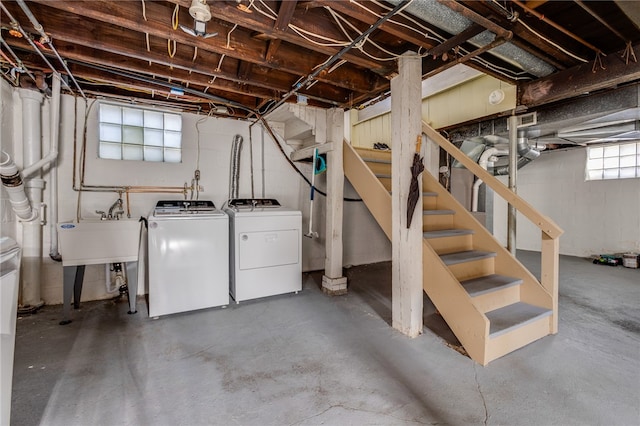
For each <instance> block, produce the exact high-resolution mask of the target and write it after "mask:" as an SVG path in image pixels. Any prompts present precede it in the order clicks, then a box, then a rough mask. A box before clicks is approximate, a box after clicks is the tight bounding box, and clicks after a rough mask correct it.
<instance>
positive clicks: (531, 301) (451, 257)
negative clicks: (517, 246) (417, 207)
mask: <svg viewBox="0 0 640 426" xmlns="http://www.w3.org/2000/svg"><path fill="white" fill-rule="evenodd" d="M463 155H464V154H463ZM344 161H345V164H344V167H345V175H346V176H347V178H348V179H349V181H350V182H351V183H352V185H353V186H354V188H355V189H356V191H358V193H359V194H360V196H361V197H362V198H363V201H364V202H365V204H366V205H367V207H368V208H369V210H370V211H371V212H372V214H373V216H374V217H375V218H376V220H377V221H378V223H379V224H380V226H381V227H382V229H383V230H384V232H385V233H386V234H387V237H390V235H391V194H390V192H389V191H390V189H391V153H390V152H388V151H386V152H385V151H378V150H368V149H355V150H354V149H353V148H352V147H351V146H350V145H348V144H346V143H345V146H344ZM422 184H423V191H424V192H423V217H422V220H423V236H424V239H423V253H422V258H423V259H422V260H423V268H424V274H423V276H424V278H423V288H424V291H425V292H426V293H427V295H428V296H429V297H430V299H431V300H432V301H433V303H434V305H435V306H436V308H437V309H438V311H439V312H440V314H441V315H442V317H443V318H444V320H445V321H446V322H447V324H448V325H449V327H450V328H451V329H452V331H453V332H454V333H455V335H456V337H457V338H458V340H460V342H461V343H462V345H463V346H464V348H465V350H466V351H467V353H468V354H469V356H470V357H471V358H472V359H474V360H475V361H476V362H478V363H480V364H482V365H486V364H487V363H489V362H490V361H492V360H494V359H496V358H499V357H501V356H503V355H505V354H508V353H510V352H512V351H514V350H516V349H518V348H521V347H523V346H525V345H527V344H529V343H531V342H533V341H535V340H537V339H540V338H542V337H544V336H546V335H548V334H552V333H555V332H557V291H556V295H555V296H554V294H552V293H553V292H552V291H548V290H547V289H545V288H544V286H543V285H542V284H541V283H540V282H538V280H537V279H536V278H535V277H534V276H533V275H532V274H531V273H530V272H529V271H528V270H527V269H526V268H525V267H524V266H523V265H522V264H520V262H519V261H518V260H517V259H515V257H513V256H512V255H511V253H510V252H509V251H507V250H506V249H505V248H504V247H502V245H501V244H500V243H499V242H498V241H497V240H496V239H495V238H494V237H493V236H492V235H491V234H490V233H489V232H488V231H487V230H486V228H484V226H482V225H481V224H480V223H479V222H478V221H477V220H476V219H475V218H474V217H473V216H472V215H471V214H470V213H469V212H468V211H467V210H466V209H465V208H464V207H463V206H462V205H461V204H459V203H458V202H457V201H456V200H455V199H454V198H453V196H452V195H451V194H450V193H449V192H448V191H446V190H445V189H444V188H443V187H442V186H441V185H440V183H439V182H438V181H437V180H436V178H434V177H433V176H432V175H431V174H429V173H428V172H427V171H425V172H424V173H423V174H422ZM416 214H417V212H416ZM415 217H416V216H415V215H414V218H415ZM556 256H557V253H556ZM556 288H557V287H556ZM554 297H555V299H554Z"/></svg>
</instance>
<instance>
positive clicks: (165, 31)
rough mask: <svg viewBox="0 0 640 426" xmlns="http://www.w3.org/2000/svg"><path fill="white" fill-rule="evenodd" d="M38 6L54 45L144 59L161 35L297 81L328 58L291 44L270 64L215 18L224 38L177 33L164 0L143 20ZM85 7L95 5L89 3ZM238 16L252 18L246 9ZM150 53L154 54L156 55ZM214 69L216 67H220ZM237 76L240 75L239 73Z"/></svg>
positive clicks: (342, 82) (116, 10)
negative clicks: (149, 40)
mask: <svg viewBox="0 0 640 426" xmlns="http://www.w3.org/2000/svg"><path fill="white" fill-rule="evenodd" d="M35 3H39V4H33V5H30V7H31V9H32V11H33V12H34V14H35V15H36V17H38V19H39V20H40V22H41V23H42V25H43V26H44V28H45V30H46V31H47V33H50V34H51V36H52V38H53V39H54V41H55V40H56V39H60V40H66V41H69V42H77V43H79V44H82V45H86V46H91V47H95V48H98V49H102V50H107V51H110V52H113V53H119V49H122V50H123V52H130V51H135V52H137V56H134V57H138V58H140V52H141V49H140V46H145V33H146V34H149V35H150V36H152V37H151V38H153V37H154V36H155V37H158V38H160V39H162V40H167V39H168V38H170V39H171V40H176V42H177V43H178V47H179V51H182V50H183V49H184V46H189V47H191V48H192V49H191V55H193V47H198V51H199V57H202V56H206V55H207V54H208V55H209V56H211V55H212V54H217V55H225V58H227V59H235V60H243V61H249V62H251V63H253V64H256V65H260V66H263V67H266V68H269V69H270V70H271V71H270V77H271V78H275V77H276V76H277V75H278V74H281V73H282V72H285V73H288V74H291V75H292V77H293V75H295V76H299V75H306V74H308V73H309V70H311V69H313V68H314V67H316V66H317V65H318V64H319V63H322V62H323V61H324V60H326V56H324V55H322V54H317V53H315V52H313V51H309V52H305V54H301V52H300V49H299V48H298V47H296V46H293V45H290V44H288V43H285V44H284V45H282V46H280V47H279V48H278V57H277V58H274V59H273V60H272V62H269V61H267V60H266V58H265V55H266V51H267V44H266V42H265V41H261V40H258V39H256V38H255V37H251V35H250V34H249V33H247V32H246V31H233V32H232V33H231V37H232V38H231V39H232V40H233V41H234V43H233V45H232V46H230V47H231V48H227V46H226V38H227V37H226V36H227V34H229V32H230V30H231V27H228V26H224V25H221V24H217V25H215V24H216V22H215V21H213V20H212V21H211V22H209V24H208V25H209V26H208V31H218V32H219V33H220V36H218V37H213V38H209V39H206V40H205V39H202V38H197V37H193V36H190V35H188V34H186V33H184V32H183V31H180V30H177V31H174V30H172V29H171V26H170V23H169V19H170V17H171V13H172V9H171V8H167V7H165V6H163V4H162V3H161V2H146V3H145V4H146V6H145V9H146V16H147V18H148V21H144V19H142V16H141V14H142V12H141V8H140V7H139V4H138V3H137V2H129V1H118V2H106V1H91V2H78V1H75V2H74V1H66V0H57V1H54V2H51V1H47V0H35ZM85 3H90V4H88V5H87V4H85ZM7 7H8V8H13V9H11V10H12V13H13V12H14V11H15V12H16V13H17V12H18V8H17V6H15V5H12V4H7ZM52 8H54V9H52ZM56 9H57V10H62V11H65V12H69V13H72V14H76V15H72V21H73V26H72V27H70V26H69V22H70V18H69V16H68V15H64V14H60V13H56V12H55V10H56ZM216 12H217V11H216ZM237 13H241V14H242V15H248V14H246V13H243V12H240V11H238V12H237ZM81 16H84V17H85V18H82V17H81ZM180 16H181V22H191V20H192V18H190V17H189V15H188V13H187V12H186V10H185V11H182V12H181V15H180ZM216 16H217V15H216ZM87 18H89V19H87ZM94 20H95V21H94ZM96 21H99V22H96ZM101 22H106V23H107V24H111V26H109V25H104V24H101ZM132 30H133V31H132ZM268 32H269V33H270V34H272V35H273V34H274V30H273V29H269V31H268ZM136 34H137V35H136ZM278 34H280V33H278ZM165 43H166V41H165ZM107 46H109V48H107ZM134 46H135V47H136V48H135V49H134ZM157 51H158V50H156V52H157ZM159 51H160V52H163V53H164V52H166V51H167V49H166V47H164V48H162V49H160V50H159ZM147 53H149V54H150V53H151V52H147ZM147 56H148V55H147ZM162 56H165V61H164V62H166V55H164V54H163V55H162ZM187 56H188V54H187ZM218 58H219V56H218ZM144 59H147V60H151V61H153V62H158V61H157V60H156V59H154V58H151V57H149V58H146V57H145V58H144ZM198 62H200V61H198ZM161 63H162V62H161ZM194 65H196V64H194ZM369 65H371V64H369ZM209 67H210V65H209ZM192 68H194V67H192ZM213 68H215V66H214V67H213ZM232 73H233V74H235V72H233V71H232ZM329 77H330V78H329ZM295 80H297V77H295V78H293V79H292V81H295ZM317 80H318V81H320V82H323V83H327V84H332V85H335V86H338V87H342V88H345V89H348V90H353V91H357V92H361V93H366V92H368V91H370V90H371V89H372V87H375V85H378V84H383V83H384V82H385V81H386V80H385V79H383V78H381V77H379V76H376V75H375V74H373V73H371V72H369V71H367V70H362V69H360V68H356V67H353V66H351V65H348V64H345V65H343V66H341V67H339V68H338V69H336V70H335V71H333V72H332V74H331V75H327V74H324V75H320V76H318V78H317ZM289 89H290V87H289Z"/></svg>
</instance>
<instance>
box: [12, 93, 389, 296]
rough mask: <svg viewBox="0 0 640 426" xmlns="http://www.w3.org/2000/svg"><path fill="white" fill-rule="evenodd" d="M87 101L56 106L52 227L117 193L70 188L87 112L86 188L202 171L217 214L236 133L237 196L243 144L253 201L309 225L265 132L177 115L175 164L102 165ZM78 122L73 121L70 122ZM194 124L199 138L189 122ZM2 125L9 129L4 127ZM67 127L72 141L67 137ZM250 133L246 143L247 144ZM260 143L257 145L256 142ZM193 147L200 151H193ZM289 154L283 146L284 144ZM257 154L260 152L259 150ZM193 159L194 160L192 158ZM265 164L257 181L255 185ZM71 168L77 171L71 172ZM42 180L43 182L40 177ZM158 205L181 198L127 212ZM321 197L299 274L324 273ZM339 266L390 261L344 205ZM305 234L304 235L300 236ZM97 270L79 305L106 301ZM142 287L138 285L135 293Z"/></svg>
mask: <svg viewBox="0 0 640 426" xmlns="http://www.w3.org/2000/svg"><path fill="white" fill-rule="evenodd" d="M0 85H1V88H2V92H1V93H2V117H1V118H0V120H1V122H2V123H3V126H2V130H1V132H2V139H1V142H2V149H3V150H5V151H8V152H11V153H15V157H14V159H15V161H16V164H17V165H18V166H19V167H20V168H22V167H23V166H24V165H23V164H22V155H21V151H22V145H21V126H22V124H21V120H22V117H21V102H20V98H19V96H18V95H17V94H16V93H15V92H16V91H15V90H14V89H13V88H12V87H11V86H10V85H9V84H8V83H7V82H5V81H2V82H0ZM93 101H94V100H93V99H89V101H88V102H87V103H85V101H84V99H82V98H78V99H76V98H74V97H72V96H68V95H63V96H62V105H61V114H60V115H61V120H62V121H61V127H60V147H59V151H60V154H59V157H58V200H59V221H60V222H65V221H74V220H76V218H77V215H78V212H79V214H80V217H81V218H91V217H98V215H97V214H96V213H95V210H105V209H107V208H108V207H109V206H110V205H111V204H112V203H113V202H114V201H115V200H116V199H117V196H118V195H117V193H111V192H107V193H105V192H82V193H80V192H78V191H76V190H74V188H73V169H74V143H75V145H76V147H77V151H79V149H80V146H81V144H82V136H83V124H84V123H83V122H84V118H83V117H84V114H85V111H86V110H87V108H89V115H88V116H89V119H88V125H87V146H86V169H85V170H86V173H85V180H84V183H85V184H86V185H123V186H183V185H184V184H185V183H187V185H190V184H191V179H192V178H193V175H194V170H195V169H196V167H199V170H200V171H201V181H200V183H201V185H202V186H203V187H204V191H203V192H201V193H200V194H199V198H200V199H203V200H204V199H210V200H213V201H214V203H215V204H216V206H217V207H222V205H223V204H224V203H225V201H226V200H227V198H228V195H229V168H230V158H231V144H232V141H233V137H234V135H236V134H240V135H241V136H243V138H244V147H243V151H242V158H241V173H240V190H239V195H240V197H250V196H251V162H250V141H251V139H252V147H253V176H254V196H255V197H258V198H259V197H262V187H263V183H264V188H265V192H264V196H265V197H269V198H276V199H278V200H279V201H280V203H281V204H283V205H284V206H286V207H290V208H294V209H298V210H301V211H302V215H303V229H306V227H307V226H308V212H309V187H308V185H307V184H306V183H305V182H304V181H303V180H302V178H301V177H300V176H299V175H298V174H297V173H296V172H295V171H294V170H293V169H292V168H291V167H290V165H289V164H288V162H287V161H286V159H285V158H284V157H283V155H282V154H281V152H280V150H279V149H278V148H277V147H276V145H275V143H274V141H273V140H272V139H271V138H270V137H269V135H268V133H267V132H264V134H263V132H262V129H261V128H260V126H259V125H255V126H253V127H251V130H250V126H249V125H250V124H251V122H246V121H240V120H232V119H226V118H206V119H205V120H202V121H200V120H201V119H202V118H203V117H202V116H198V115H195V114H190V113H185V114H183V124H182V126H183V127H182V128H183V131H182V163H180V164H167V163H145V162H133V161H115V160H103V159H99V158H98V147H97V117H98V106H97V104H95V105H94V106H93V107H92V106H91V105H92V103H93ZM48 114H49V107H48V100H45V102H44V104H43V117H44V122H48ZM76 116H77V117H76ZM198 121H200V123H199V125H198V128H199V135H198V131H197V129H196V123H197V122H198ZM5 122H6V123H8V124H7V125H5ZM74 124H77V125H76V129H75V130H76V134H75V135H74ZM250 132H252V134H251V138H250ZM42 133H43V153H44V154H46V152H47V151H48V147H49V142H48V135H49V128H48V126H43V129H42ZM263 140H264V143H263ZM198 141H199V148H198ZM283 146H284V147H285V151H286V152H287V153H288V151H289V149H290V148H289V147H287V146H286V145H285V144H283ZM263 147H264V148H263ZM198 152H199V156H198ZM262 164H264V182H263V181H262V176H263V170H262V167H263V166H262ZM295 164H296V166H297V167H298V168H299V169H300V170H301V171H302V173H303V174H304V175H305V176H307V177H310V174H311V165H310V164H308V163H295ZM76 167H78V166H77V165H76ZM43 178H44V179H45V181H47V184H48V182H49V175H48V172H47V171H46V170H45V173H44V174H43ZM78 184H79V172H78V170H77V171H76V187H77V186H78ZM345 185H346V186H345V197H353V198H357V194H355V192H354V191H353V190H352V189H351V188H350V185H349V184H348V182H347V183H346V184H345ZM316 187H318V188H320V189H324V188H325V178H324V175H319V176H317V179H316ZM49 194H50V193H49V191H48V189H46V190H45V195H44V202H45V203H47V204H49V201H50V195H49ZM5 195H6V194H4V192H3V194H2V199H1V201H2V206H1V211H0V212H1V213H2V235H8V236H13V237H14V238H16V239H17V240H18V243H20V239H21V225H20V223H18V222H17V221H16V220H15V216H14V215H13V213H12V212H11V211H10V207H9V206H8V200H5ZM160 199H182V196H181V195H179V194H131V195H130V210H131V216H132V217H133V218H135V217H140V216H147V215H148V214H149V213H150V212H151V210H152V209H153V206H154V205H155V203H156V202H157V201H158V200H160ZM324 207H325V202H324V197H321V196H318V195H316V202H315V205H314V221H313V223H314V228H315V230H316V231H318V232H319V234H320V236H319V238H317V239H308V238H302V244H303V245H302V251H303V270H305V271H310V270H320V269H323V268H324V260H325V252H324V238H325V237H324V231H325V230H324V213H325V210H324ZM344 216H345V228H344V244H345V246H344V264H345V265H359V264H365V263H372V262H379V261H385V260H389V259H390V258H391V246H390V243H389V242H388V241H387V239H386V237H385V236H384V234H383V233H382V231H381V230H380V229H379V227H378V225H377V224H376V222H375V221H374V219H373V218H372V217H371V215H370V214H369V213H368V211H367V210H366V208H365V207H364V205H362V203H358V202H348V203H346V204H345V209H344ZM51 225H52V224H50V223H47V225H45V229H44V230H43V234H44V243H43V271H44V273H43V280H42V281H43V282H42V299H43V300H44V301H45V303H47V304H56V303H61V302H62V266H61V264H60V263H58V262H54V261H52V260H51V259H50V258H49V255H48V253H49V227H50V226H51ZM304 232H306V230H305V231H304ZM104 280H105V272H104V266H102V265H99V266H90V267H87V271H86V275H85V281H84V288H83V300H96V299H102V298H108V297H110V296H109V295H107V294H106V291H105V285H104ZM145 290H146V288H145V286H144V285H140V289H139V293H140V294H143V293H144V292H145Z"/></svg>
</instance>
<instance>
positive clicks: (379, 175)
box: [375, 173, 391, 179]
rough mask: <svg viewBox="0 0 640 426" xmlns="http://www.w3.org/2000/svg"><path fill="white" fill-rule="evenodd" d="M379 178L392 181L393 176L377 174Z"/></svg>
mask: <svg viewBox="0 0 640 426" xmlns="http://www.w3.org/2000/svg"><path fill="white" fill-rule="evenodd" d="M375 175H376V177H377V178H385V179H391V175H388V174H384V173H375Z"/></svg>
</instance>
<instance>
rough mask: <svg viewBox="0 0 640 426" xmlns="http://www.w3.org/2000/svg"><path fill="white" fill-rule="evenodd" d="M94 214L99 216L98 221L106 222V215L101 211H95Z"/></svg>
mask: <svg viewBox="0 0 640 426" xmlns="http://www.w3.org/2000/svg"><path fill="white" fill-rule="evenodd" d="M96 213H98V214H99V215H100V220H107V214H106V213H105V212H103V211H102V210H96Z"/></svg>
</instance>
